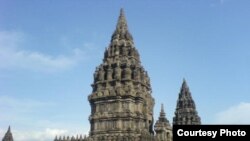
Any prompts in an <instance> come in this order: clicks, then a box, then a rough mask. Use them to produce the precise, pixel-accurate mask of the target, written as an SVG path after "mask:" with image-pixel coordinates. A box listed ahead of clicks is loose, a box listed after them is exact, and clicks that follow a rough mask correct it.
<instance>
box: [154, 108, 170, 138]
mask: <svg viewBox="0 0 250 141" xmlns="http://www.w3.org/2000/svg"><path fill="white" fill-rule="evenodd" d="M154 129H155V132H156V137H157V138H158V140H166V141H170V140H171V136H172V134H171V133H172V129H171V126H170V124H169V121H168V119H167V118H166V115H165V111H164V106H163V104H161V112H160V116H159V119H158V120H157V121H156V123H155V126H154ZM163 137H166V138H163Z"/></svg>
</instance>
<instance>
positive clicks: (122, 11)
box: [120, 8, 124, 16]
mask: <svg viewBox="0 0 250 141" xmlns="http://www.w3.org/2000/svg"><path fill="white" fill-rule="evenodd" d="M120 16H124V10H123V8H121V9H120Z"/></svg>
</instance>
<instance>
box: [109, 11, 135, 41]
mask: <svg viewBox="0 0 250 141" xmlns="http://www.w3.org/2000/svg"><path fill="white" fill-rule="evenodd" d="M114 39H118V40H119V39H126V40H130V41H132V40H133V38H132V35H131V34H130V33H129V31H128V25H127V20H126V18H125V12H124V10H123V8H121V9H120V15H119V18H118V21H117V24H116V29H115V31H114V33H113V35H112V39H111V40H114Z"/></svg>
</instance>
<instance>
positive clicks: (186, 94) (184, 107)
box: [173, 79, 201, 125]
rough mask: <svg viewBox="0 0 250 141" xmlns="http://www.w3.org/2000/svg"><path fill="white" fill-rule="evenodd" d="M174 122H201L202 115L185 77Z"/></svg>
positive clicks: (189, 123)
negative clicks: (199, 113) (199, 114)
mask: <svg viewBox="0 0 250 141" xmlns="http://www.w3.org/2000/svg"><path fill="white" fill-rule="evenodd" d="M173 124H182V125H185V124H188V125H193V124H201V121H200V117H199V116H198V112H197V111H196V107H195V102H194V100H193V98H192V96H191V92H190V91H189V87H188V85H187V82H186V80H185V79H183V82H182V86H181V90H180V93H179V98H178V100H177V105H176V111H175V117H174V118H173Z"/></svg>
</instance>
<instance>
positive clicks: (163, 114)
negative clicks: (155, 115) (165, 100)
mask: <svg viewBox="0 0 250 141" xmlns="http://www.w3.org/2000/svg"><path fill="white" fill-rule="evenodd" d="M165 116H166V115H165V112H164V105H163V104H161V112H160V117H165Z"/></svg>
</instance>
